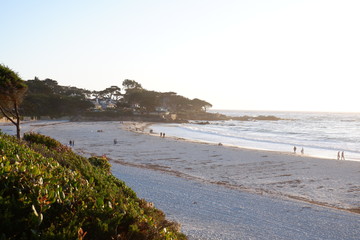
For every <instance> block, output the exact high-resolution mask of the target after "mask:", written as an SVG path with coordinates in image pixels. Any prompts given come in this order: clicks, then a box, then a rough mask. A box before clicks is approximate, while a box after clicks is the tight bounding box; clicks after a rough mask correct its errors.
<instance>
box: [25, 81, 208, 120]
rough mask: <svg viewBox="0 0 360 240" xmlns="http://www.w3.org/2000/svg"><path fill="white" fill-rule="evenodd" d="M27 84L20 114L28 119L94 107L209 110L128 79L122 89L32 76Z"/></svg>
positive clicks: (145, 110)
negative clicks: (91, 88) (63, 83)
mask: <svg viewBox="0 0 360 240" xmlns="http://www.w3.org/2000/svg"><path fill="white" fill-rule="evenodd" d="M26 83H27V85H28V86H29V91H28V94H27V95H26V98H25V101H24V104H23V112H24V114H25V115H27V116H50V117H52V118H55V117H61V116H76V115H82V114H83V113H85V112H91V111H95V110H97V111H99V110H98V109H95V108H94V106H95V105H101V108H102V111H114V112H119V113H120V112H121V113H124V114H125V113H126V114H131V113H132V112H133V113H134V112H139V113H141V114H149V113H152V112H156V111H167V112H171V113H184V112H187V113H189V112H192V113H196V112H206V110H207V108H209V107H211V104H210V103H208V102H206V101H203V100H200V99H197V98H195V99H192V100H191V99H188V98H186V97H183V96H180V95H177V94H176V93H175V92H157V91H151V90H147V89H144V88H143V87H142V86H141V84H140V83H138V82H136V81H135V80H130V79H125V80H124V81H123V82H122V88H120V87H118V86H110V87H108V88H105V89H104V90H100V91H89V90H85V89H79V88H76V87H68V86H60V85H59V84H58V83H57V81H55V80H52V79H48V78H47V79H45V80H40V79H38V78H37V77H35V78H34V79H33V80H28V81H27V82H26ZM94 104H95V105H94ZM103 106H111V108H109V107H105V108H103ZM159 109H161V110H159Z"/></svg>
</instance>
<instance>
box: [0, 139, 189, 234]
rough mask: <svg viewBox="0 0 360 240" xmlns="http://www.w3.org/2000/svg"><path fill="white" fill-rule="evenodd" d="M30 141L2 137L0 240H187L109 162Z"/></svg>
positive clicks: (52, 143) (50, 143) (45, 142)
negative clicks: (127, 183) (113, 173)
mask: <svg viewBox="0 0 360 240" xmlns="http://www.w3.org/2000/svg"><path fill="white" fill-rule="evenodd" d="M25 139H27V140H28V141H30V142H27V143H26V142H23V143H19V142H18V141H17V140H16V139H15V138H13V137H10V136H7V135H4V134H1V133H0V223H1V224H0V239H84V240H86V239H100V240H101V239H186V237H185V236H184V235H183V234H181V233H179V232H178V231H177V230H176V224H174V223H171V222H168V221H167V220H166V219H165V216H164V214H163V213H162V212H161V211H159V210H157V209H155V208H153V207H151V206H148V204H147V203H146V202H145V201H143V200H140V199H138V198H137V197H136V194H135V193H134V192H133V191H132V190H131V189H130V188H128V187H127V186H126V185H125V183H124V182H122V181H120V180H119V179H117V178H115V177H114V176H113V175H112V174H110V173H109V171H108V168H107V166H105V165H106V164H104V162H102V161H100V160H99V159H97V160H94V162H96V164H99V166H100V167H99V166H98V167H95V166H93V164H94V162H93V163H92V164H91V163H90V162H89V161H88V159H86V158H84V157H81V156H79V155H76V154H75V153H73V152H72V151H71V150H70V149H67V148H66V147H65V146H62V145H61V146H60V145H59V144H58V142H57V141H55V140H51V139H50V138H48V137H45V136H39V135H30V137H29V138H25ZM40 143H41V144H40ZM98 160H99V161H98ZM96 164H95V165H96Z"/></svg>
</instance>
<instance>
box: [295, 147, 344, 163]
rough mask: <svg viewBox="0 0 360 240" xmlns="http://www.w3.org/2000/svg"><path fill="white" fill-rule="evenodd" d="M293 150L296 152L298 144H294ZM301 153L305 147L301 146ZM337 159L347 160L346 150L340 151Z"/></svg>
mask: <svg viewBox="0 0 360 240" xmlns="http://www.w3.org/2000/svg"><path fill="white" fill-rule="evenodd" d="M293 150H294V154H296V150H297V148H296V146H294V148H293ZM301 154H304V148H301ZM337 160H345V152H344V151H342V152H340V151H338V153H337Z"/></svg>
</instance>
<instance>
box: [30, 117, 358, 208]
mask: <svg viewBox="0 0 360 240" xmlns="http://www.w3.org/2000/svg"><path fill="white" fill-rule="evenodd" d="M54 123H55V122H53V121H52V122H48V123H47V124H46V122H45V123H44V122H42V123H41V124H34V123H31V124H27V125H25V126H24V127H25V128H28V129H30V130H37V131H38V132H40V133H42V134H45V135H49V136H52V137H54V138H55V139H60V140H61V141H62V142H63V143H64V144H67V143H68V141H69V139H74V140H75V142H76V146H75V148H74V150H75V151H78V152H80V153H82V154H87V155H91V154H95V155H96V154H97V155H101V154H104V155H106V156H108V157H109V158H110V159H112V160H113V161H114V162H116V161H117V163H123V164H124V165H125V164H127V165H132V166H136V167H141V168H149V169H152V170H157V171H162V172H163V173H166V174H172V175H175V176H176V175H178V176H180V177H183V178H187V179H193V180H196V181H198V182H205V183H210V184H215V185H219V186H223V187H228V188H232V189H237V190H241V191H247V192H252V193H256V194H259V195H269V196H275V197H281V198H285V199H294V200H297V201H303V202H309V203H314V204H318V205H322V206H327V207H331V208H336V209H342V210H345V211H352V212H356V213H359V209H360V200H357V199H360V185H359V183H360V176H359V172H360V171H359V170H358V169H359V163H358V162H356V161H342V160H339V161H338V160H332V161H329V160H328V159H322V158H313V157H308V156H301V155H299V154H297V155H294V154H291V153H283V152H273V151H267V150H265V151H264V150H254V149H246V148H239V147H228V146H218V145H216V144H210V143H202V142H196V141H189V140H185V139H182V138H176V137H170V136H166V137H165V139H163V138H160V136H159V135H158V134H156V133H153V134H150V130H149V127H150V126H151V124H152V123H148V122H121V123H119V122H60V125H61V126H62V127H60V128H59V124H54ZM102 128H103V130H104V132H97V130H99V129H102ZM59 130H60V131H59ZM119 131H120V132H119ZM122 131H125V132H122ZM126 132H128V133H126ZM115 138H118V142H119V143H118V144H117V145H113V144H112V142H113V139H115Z"/></svg>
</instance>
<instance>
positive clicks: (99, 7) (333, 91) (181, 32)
mask: <svg viewBox="0 0 360 240" xmlns="http://www.w3.org/2000/svg"><path fill="white" fill-rule="evenodd" d="M0 9H1V14H0V22H1V23H2V24H1V27H2V31H1V32H2V33H1V36H0V63H1V64H5V65H7V66H9V67H10V68H12V69H13V70H14V71H16V72H18V73H19V75H20V76H21V77H22V79H24V80H29V79H34V77H35V76H37V77H38V78H40V79H45V78H51V79H53V80H56V81H58V83H59V84H60V85H65V86H75V87H79V88H85V89H88V90H103V89H105V88H107V87H110V86H113V85H115V86H119V87H121V86H122V82H123V80H125V79H131V80H135V81H137V82H139V83H140V84H141V85H142V86H143V87H144V88H146V89H148V90H154V91H159V92H168V91H172V92H176V93H178V94H179V95H182V96H185V97H187V98H190V99H193V98H199V99H202V100H205V101H207V102H209V103H211V104H212V105H213V109H234V110H235V109H236V110H271V111H272V110H279V111H283V110H286V111H336V112H339V111H340V112H360V104H359V103H360V94H359V90H360V87H358V86H359V83H358V82H360V81H359V80H360V14H359V12H360V1H358V0H337V1H334V0H151V1H146V0H103V1H97V0H77V1H73V0H62V1H46V0H32V1H26V0H0Z"/></svg>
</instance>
